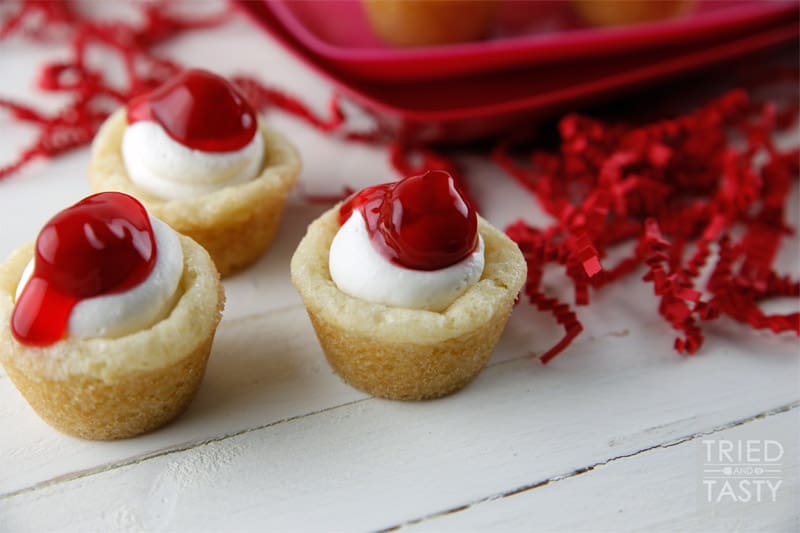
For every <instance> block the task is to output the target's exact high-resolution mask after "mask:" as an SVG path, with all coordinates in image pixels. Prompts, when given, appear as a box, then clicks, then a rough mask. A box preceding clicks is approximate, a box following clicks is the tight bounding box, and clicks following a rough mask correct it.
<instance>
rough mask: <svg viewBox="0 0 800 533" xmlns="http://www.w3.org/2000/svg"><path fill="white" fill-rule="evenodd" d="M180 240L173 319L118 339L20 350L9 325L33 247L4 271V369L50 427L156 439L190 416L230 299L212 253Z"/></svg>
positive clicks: (0, 312) (95, 435) (0, 299)
mask: <svg viewBox="0 0 800 533" xmlns="http://www.w3.org/2000/svg"><path fill="white" fill-rule="evenodd" d="M179 238H180V244H181V248H182V250H183V257H184V269H183V275H182V277H181V281H180V284H179V286H178V292H179V296H178V299H177V301H176V303H175V305H174V307H173V309H172V311H171V312H170V314H169V315H168V316H167V317H166V318H164V319H163V320H160V321H158V322H156V323H155V324H153V325H152V326H151V327H149V328H147V329H144V330H141V331H138V332H135V333H132V334H129V335H125V336H122V337H117V338H73V337H66V338H64V339H62V340H60V341H58V342H56V343H54V344H50V345H47V346H42V347H37V346H28V345H25V344H21V343H20V342H18V341H17V340H16V339H15V338H14V336H13V334H12V332H11V328H10V327H9V323H10V320H11V314H12V312H13V309H14V295H15V292H16V289H17V285H18V284H19V281H20V278H21V276H22V272H23V270H24V269H25V266H26V265H27V264H28V262H29V261H30V259H31V258H32V257H33V254H34V245H33V243H29V244H27V245H25V246H22V247H20V248H19V249H17V250H16V251H14V252H13V253H12V254H11V256H10V257H9V258H8V259H7V260H6V261H5V262H4V263H3V264H0V363H2V365H3V368H5V370H6V372H7V373H8V376H9V377H10V378H11V380H12V381H13V382H14V384H15V385H16V387H17V388H18V389H19V391H20V392H21V393H22V395H23V397H24V398H25V399H26V400H27V401H28V403H29V404H30V405H31V407H33V409H34V410H35V411H36V412H37V413H38V414H39V416H40V417H41V418H42V419H44V420H45V421H46V422H47V423H48V424H50V425H52V426H53V427H55V428H57V429H59V430H61V431H63V432H64V433H68V434H70V435H74V436H76V437H81V438H84V439H92V440H112V439H122V438H127V437H132V436H135V435H139V434H142V433H146V432H149V431H152V430H154V429H156V428H158V427H160V426H163V425H164V424H166V423H168V422H169V421H171V420H172V419H174V418H175V417H177V416H178V415H180V414H181V413H182V412H183V411H184V410H186V408H187V407H188V405H189V403H190V402H191V400H192V398H193V397H194V395H195V393H196V392H197V389H198V387H199V386H200V382H201V381H202V379H203V374H204V373H205V368H206V361H207V359H208V355H209V352H210V350H211V344H212V341H213V339H214V333H215V331H216V328H217V324H218V322H219V320H220V316H221V313H222V308H223V306H224V301H225V297H224V293H223V289H222V285H221V284H220V282H219V274H218V273H217V270H216V268H215V267H214V264H213V263H212V261H211V258H210V257H209V255H208V253H207V252H206V251H205V250H204V249H203V248H202V247H201V246H199V245H198V244H197V243H195V242H194V241H192V240H191V239H189V238H188V237H185V236H179Z"/></svg>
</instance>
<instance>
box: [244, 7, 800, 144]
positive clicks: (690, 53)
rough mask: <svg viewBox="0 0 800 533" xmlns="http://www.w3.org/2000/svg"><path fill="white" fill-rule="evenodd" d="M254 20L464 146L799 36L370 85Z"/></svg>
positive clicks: (392, 127) (398, 117) (405, 123)
mask: <svg viewBox="0 0 800 533" xmlns="http://www.w3.org/2000/svg"><path fill="white" fill-rule="evenodd" d="M237 5H239V6H240V7H241V8H242V9H243V10H244V11H245V12H246V13H247V14H248V15H250V16H251V17H252V19H253V20H254V21H255V22H256V23H257V24H258V25H259V26H260V27H261V28H263V29H264V30H265V31H267V32H268V33H269V34H270V35H272V36H273V37H274V38H275V39H277V40H278V41H279V42H280V43H282V44H283V45H284V46H285V47H286V48H287V49H288V50H289V51H290V52H292V53H293V54H294V55H295V56H296V57H297V58H299V59H300V60H301V61H302V62H304V63H305V64H306V65H307V66H308V67H310V68H311V69H312V70H314V71H316V72H317V73H318V74H319V75H320V76H322V77H323V78H325V79H326V80H327V81H328V82H330V83H331V84H332V85H333V86H334V88H335V89H336V90H337V91H338V92H340V93H341V94H342V95H344V96H346V97H348V98H349V99H350V100H352V101H353V102H354V103H355V104H357V105H359V106H360V107H362V108H363V109H364V110H366V111H367V112H369V113H370V114H372V115H373V116H374V117H375V119H376V121H377V122H378V124H380V125H381V126H382V127H383V128H384V129H386V130H388V131H390V132H392V133H394V134H397V135H399V136H401V137H405V138H409V139H413V140H415V141H419V142H447V143H459V142H466V141H471V140H475V139H480V138H484V137H489V136H493V135H496V134H499V133H502V132H504V131H506V130H509V129H511V128H515V127H517V126H519V125H520V124H521V123H524V122H531V121H534V120H537V119H541V118H545V117H552V116H555V115H557V114H560V113H562V112H564V111H566V110H571V109H576V108H578V107H580V106H586V105H589V104H594V103H598V102H602V101H604V100H607V99H609V98H612V97H618V96H619V95H620V94H624V93H625V92H630V91H631V90H633V89H635V88H640V87H642V86H644V85H647V84H654V83H657V82H659V81H663V80H666V79H670V78H674V77H676V76H679V75H682V74H687V73H691V72H697V71H698V70H699V69H703V68H704V67H709V66H711V65H716V64H719V63H722V62H725V61H728V60H731V59H735V58H740V57H743V56H746V55H748V54H753V53H757V52H761V51H764V50H766V49H770V48H774V47H778V46H780V45H782V44H787V43H790V42H792V41H796V40H797V37H798V34H799V33H800V28H799V27H798V25H797V23H796V22H791V23H790V24H785V25H781V26H777V27H773V28H769V29H765V30H763V31H760V32H756V33H754V34H747V35H744V36H742V37H739V38H733V39H731V38H729V39H723V40H720V41H718V42H716V43H715V44H713V45H705V46H702V47H701V48H700V49H694V48H692V47H690V46H688V45H684V46H682V47H672V48H670V49H668V50H660V51H648V52H640V53H637V54H628V55H626V56H623V57H617V58H615V60H614V61H602V62H601V61H593V60H591V59H587V60H583V61H578V62H572V63H569V64H567V63H562V64H559V65H542V66H540V67H539V68H523V69H516V70H506V71H502V72H495V73H493V74H491V75H475V76H471V77H462V78H455V79H440V80H434V81H429V82H409V83H396V84H384V83H376V82H365V81H363V80H359V79H357V78H354V77H352V76H348V75H347V74H344V73H340V72H337V71H336V70H335V69H334V68H332V67H331V66H330V65H329V64H327V63H326V62H325V61H324V60H323V59H321V58H319V57H316V56H315V55H314V54H313V53H312V52H311V51H309V50H307V49H305V48H304V47H303V46H302V44H301V43H299V42H297V41H296V40H295V39H294V38H293V37H292V35H291V34H289V33H288V32H287V31H286V30H285V28H284V27H283V25H282V24H281V23H280V21H279V20H278V19H277V17H276V16H275V15H274V14H273V13H272V11H271V10H270V8H269V6H268V5H267V4H262V3H258V2H239V3H238V4H237Z"/></svg>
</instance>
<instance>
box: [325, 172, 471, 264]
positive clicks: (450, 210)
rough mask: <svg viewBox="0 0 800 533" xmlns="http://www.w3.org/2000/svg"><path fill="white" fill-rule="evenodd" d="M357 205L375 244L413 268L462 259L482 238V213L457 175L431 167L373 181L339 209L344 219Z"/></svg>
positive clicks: (392, 259) (344, 219)
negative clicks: (462, 188) (463, 191)
mask: <svg viewBox="0 0 800 533" xmlns="http://www.w3.org/2000/svg"><path fill="white" fill-rule="evenodd" d="M353 209H358V210H359V211H360V212H361V214H362V216H363V217H364V220H365V221H366V225H367V231H368V232H369V234H370V238H371V240H372V243H373V245H374V246H375V247H376V248H377V249H378V251H380V252H381V253H382V254H383V255H384V256H386V257H387V258H388V259H389V260H391V261H392V262H394V263H396V264H399V265H401V266H404V267H406V268H412V269H414V270H438V269H440V268H445V267H448V266H450V265H453V264H455V263H458V262H459V261H461V260H462V259H464V258H465V257H467V256H468V255H469V254H471V253H472V252H473V251H475V246H477V244H478V216H477V215H476V213H475V210H474V209H473V208H472V206H471V205H470V204H469V202H468V201H467V200H466V199H465V197H464V195H463V194H461V191H459V190H458V187H457V186H456V182H455V180H454V179H453V177H452V176H451V175H450V174H448V173H447V172H445V171H443V170H431V171H428V172H426V173H425V174H422V175H420V176H411V177H409V178H406V179H404V180H401V181H398V182H394V183H384V184H382V185H376V186H374V187H368V188H366V189H364V190H362V191H360V192H358V193H356V194H354V195H353V196H351V197H350V198H349V199H348V200H347V201H346V202H345V203H344V205H342V207H341V209H340V210H339V223H340V224H344V223H345V222H347V219H349V218H350V215H351V214H352V212H353Z"/></svg>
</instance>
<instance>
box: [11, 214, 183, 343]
mask: <svg viewBox="0 0 800 533" xmlns="http://www.w3.org/2000/svg"><path fill="white" fill-rule="evenodd" d="M150 223H151V225H152V227H153V235H154V236H155V241H156V250H157V252H156V263H155V265H154V266H153V270H152V271H151V272H150V275H149V276H148V277H147V278H146V279H145V280H144V281H142V282H141V283H140V284H138V285H136V286H135V287H132V288H130V289H129V290H127V291H125V292H120V293H114V294H105V295H101V296H94V297H92V298H86V299H84V300H81V301H80V302H78V303H77V304H76V305H75V307H73V308H72V312H71V313H70V316H69V322H68V324H67V333H68V334H69V335H70V336H73V337H121V336H123V335H128V334H130V333H134V332H136V331H140V330H142V329H146V328H149V327H150V326H152V325H153V324H155V323H156V322H158V321H159V320H162V319H164V318H166V317H167V316H169V313H170V311H171V310H172V308H173V307H174V306H175V302H176V300H177V297H178V285H179V284H180V280H181V277H182V276H183V249H182V248H181V243H180V241H179V240H178V234H177V233H175V231H173V230H172V228H170V227H169V226H167V225H166V224H165V223H164V222H161V221H160V220H158V219H156V218H154V217H152V216H151V217H150ZM34 261H35V258H34V259H31V260H30V262H28V265H27V266H26V267H25V270H24V271H23V273H22V277H21V279H20V282H19V284H18V285H17V292H16V296H15V298H14V300H15V301H16V300H17V299H19V297H20V294H22V290H23V289H24V288H25V285H27V283H28V280H30V278H31V276H32V275H33V269H34Z"/></svg>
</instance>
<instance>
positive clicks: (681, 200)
mask: <svg viewBox="0 0 800 533" xmlns="http://www.w3.org/2000/svg"><path fill="white" fill-rule="evenodd" d="M796 75H797V74H795V79H796ZM795 98H796V97H795ZM796 115H797V107H796V99H795V100H794V101H793V103H792V105H790V106H788V107H787V108H786V109H784V110H783V111H782V112H781V113H778V112H777V111H776V107H775V104H774V103H772V102H767V103H761V104H759V103H755V102H753V101H751V100H750V98H749V96H748V93H746V92H745V91H743V90H734V91H730V92H728V93H726V94H724V95H723V96H721V97H720V98H718V99H716V100H714V101H712V102H710V103H708V104H706V105H704V106H702V107H701V108H700V109H697V110H696V111H694V112H691V113H689V114H686V115H683V116H680V117H677V118H674V119H669V120H661V121H658V122H654V123H651V124H645V125H639V126H625V125H612V124H606V123H603V122H600V121H597V120H592V119H591V118H587V117H582V116H579V115H569V116H566V117H564V118H563V119H562V120H561V121H560V123H559V133H560V137H561V146H560V149H559V150H558V151H556V152H541V151H533V152H532V153H531V154H530V157H529V160H530V161H529V165H526V166H522V165H520V164H518V163H517V161H516V160H515V159H514V158H513V157H511V155H510V149H511V147H510V146H508V144H507V143H500V144H499V145H498V146H497V147H496V149H495V150H494V153H493V157H494V159H495V160H496V161H497V163H498V164H499V165H500V166H501V167H503V168H504V169H505V170H506V171H507V172H508V173H509V174H510V175H512V176H513V177H514V178H515V179H516V180H517V181H518V182H519V183H520V184H521V185H522V186H524V187H525V188H526V189H528V190H529V191H531V193H533V194H534V195H535V196H536V198H537V199H538V201H539V203H540V205H541V206H542V208H543V209H544V210H545V211H546V212H547V213H548V214H549V215H551V216H552V217H553V219H554V220H555V221H554V223H553V224H552V225H551V226H550V227H547V228H544V229H540V228H535V227H531V226H530V225H528V224H526V223H525V222H523V221H518V222H516V223H514V224H512V225H511V226H510V227H509V228H508V229H507V233H508V235H509V236H510V237H511V238H512V239H514V240H515V241H516V242H517V243H519V246H520V248H521V250H522V252H523V254H524V255H525V259H526V261H527V263H528V282H527V285H526V286H525V294H526V295H527V296H528V298H529V299H530V301H531V303H533V304H534V305H536V306H537V307H538V308H539V309H541V310H547V311H550V312H551V313H553V315H554V316H555V318H556V320H557V321H558V323H559V324H561V326H562V327H563V328H564V331H565V335H564V338H563V339H562V340H561V341H560V342H559V343H558V344H557V345H556V346H554V347H553V348H551V349H550V350H549V351H548V352H547V353H545V354H544V355H542V356H541V360H542V361H543V362H547V361H549V360H550V359H552V358H553V357H554V356H556V355H557V354H558V353H559V352H561V351H562V350H563V349H564V348H565V347H566V346H568V345H569V343H570V342H571V341H572V339H574V338H575V337H576V336H577V335H578V334H579V333H580V331H581V329H582V327H581V324H580V322H579V320H578V318H577V316H576V315H575V313H574V312H573V311H572V310H571V308H570V307H569V305H567V304H566V303H562V302H559V301H557V300H555V299H553V298H548V297H547V296H546V295H545V294H544V293H543V292H542V287H541V279H542V274H543V270H544V268H545V266H546V265H547V264H548V263H555V264H557V265H560V266H562V267H563V268H564V271H565V273H566V275H567V277H568V279H569V281H570V282H571V283H572V284H573V285H574V288H575V304H576V305H586V304H588V303H589V289H590V288H593V289H600V288H602V287H603V286H605V285H608V284H609V283H612V282H614V281H615V280H617V279H619V278H621V277H622V276H625V275H627V274H630V273H632V272H634V271H637V270H639V269H640V268H641V267H642V266H644V267H645V269H646V274H645V275H644V277H643V279H644V281H646V282H649V283H652V285H653V290H654V293H655V296H656V297H657V298H658V300H659V306H658V311H659V313H660V314H661V316H663V317H664V319H665V320H666V321H667V322H669V323H670V325H671V326H672V327H673V328H675V329H676V330H677V331H679V332H680V335H679V337H678V338H677V339H676V340H675V349H676V350H677V351H678V352H680V353H689V354H693V353H695V352H696V351H697V350H698V349H699V348H700V346H701V345H702V344H703V334H702V331H701V329H700V324H701V323H702V322H704V321H708V320H713V319H715V318H717V317H719V316H720V315H727V316H729V317H731V318H733V319H734V320H736V321H738V322H741V323H743V324H747V325H749V326H750V327H752V328H755V329H769V330H771V331H773V332H775V333H780V332H784V331H793V332H795V333H796V334H798V335H800V315H799V314H798V313H789V314H775V315H766V314H764V312H763V311H762V310H761V308H760V306H759V304H760V303H761V302H762V301H763V300H765V299H767V298H772V297H779V296H791V297H797V296H800V284H798V281H797V280H796V279H792V278H791V277H789V276H781V275H780V274H778V273H777V272H775V270H774V269H773V267H772V264H773V260H774V258H775V256H776V254H777V252H778V248H779V245H780V242H781V239H782V238H783V237H785V236H787V235H793V234H794V230H793V229H792V228H790V226H789V225H788V223H787V222H786V220H785V217H784V206H785V205H786V203H787V199H788V195H789V192H790V190H791V186H792V183H793V182H795V181H796V180H797V177H798V175H799V174H800V167H799V165H798V161H799V159H798V158H800V152H799V151H798V150H797V149H794V150H792V151H790V152H788V153H781V152H779V151H778V150H777V149H776V147H775V146H774V144H773V141H772V139H773V136H774V134H775V133H776V132H777V131H778V130H779V129H780V128H781V127H786V126H787V125H791V124H793V123H794V120H793V118H794V117H796ZM737 144H738V145H740V146H739V147H737ZM757 157H765V158H766V162H765V163H763V164H761V165H759V164H757V161H756V158H757ZM734 230H736V234H738V233H741V236H740V237H738V238H737V237H735V236H734ZM628 241H634V242H636V243H637V246H636V248H635V250H634V251H633V252H632V253H631V254H630V256H628V257H626V258H624V259H622V260H621V261H618V262H617V263H616V264H615V265H613V266H609V265H604V264H603V259H604V258H605V257H606V255H607V252H608V250H609V249H610V248H611V247H613V246H616V245H619V244H621V243H623V242H628ZM706 264H709V265H710V266H711V274H710V276H709V279H708V282H707V283H706V285H705V287H698V285H697V284H698V278H699V276H700V274H701V270H702V269H703V267H704V266H705V265H706Z"/></svg>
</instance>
